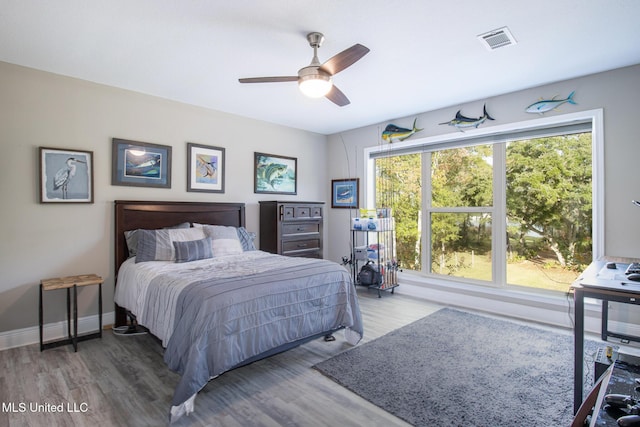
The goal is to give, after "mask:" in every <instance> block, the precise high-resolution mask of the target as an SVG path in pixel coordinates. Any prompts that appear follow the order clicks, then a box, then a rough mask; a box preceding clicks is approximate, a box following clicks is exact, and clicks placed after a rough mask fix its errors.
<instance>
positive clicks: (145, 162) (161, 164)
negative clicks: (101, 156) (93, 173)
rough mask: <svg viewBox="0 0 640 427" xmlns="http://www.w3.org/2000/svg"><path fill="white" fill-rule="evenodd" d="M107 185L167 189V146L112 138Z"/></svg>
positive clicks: (168, 157) (168, 170)
mask: <svg viewBox="0 0 640 427" xmlns="http://www.w3.org/2000/svg"><path fill="white" fill-rule="evenodd" d="M112 150H113V151H112V170H111V185H124V186H137V187H159V188H171V147H170V146H168V145H158V144H150V143H148V142H138V141H129V140H126V139H118V138H113V146H112Z"/></svg>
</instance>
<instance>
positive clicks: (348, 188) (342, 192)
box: [331, 178, 360, 209]
mask: <svg viewBox="0 0 640 427" xmlns="http://www.w3.org/2000/svg"><path fill="white" fill-rule="evenodd" d="M359 192H360V179H359V178H354V179H332V180H331V207H332V208H355V209H358V198H359Z"/></svg>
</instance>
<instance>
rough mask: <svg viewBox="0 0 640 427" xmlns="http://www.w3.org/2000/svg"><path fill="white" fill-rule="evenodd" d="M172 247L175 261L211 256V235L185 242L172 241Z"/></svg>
mask: <svg viewBox="0 0 640 427" xmlns="http://www.w3.org/2000/svg"><path fill="white" fill-rule="evenodd" d="M173 247H174V249H175V251H176V262H191V261H197V260H199V259H206V258H213V251H212V249H211V248H212V246H211V237H205V238H204V239H200V240H189V241H186V242H173Z"/></svg>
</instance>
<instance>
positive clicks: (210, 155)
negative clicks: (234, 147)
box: [187, 142, 225, 193]
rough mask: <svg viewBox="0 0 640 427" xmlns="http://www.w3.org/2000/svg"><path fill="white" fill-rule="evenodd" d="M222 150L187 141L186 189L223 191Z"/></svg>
mask: <svg viewBox="0 0 640 427" xmlns="http://www.w3.org/2000/svg"><path fill="white" fill-rule="evenodd" d="M224 151H225V150H224V148H222V147H211V146H208V145H200V144H194V143H191V142H189V143H187V191H200V192H206V193H224V172H225V171H224V169H225V164H224Z"/></svg>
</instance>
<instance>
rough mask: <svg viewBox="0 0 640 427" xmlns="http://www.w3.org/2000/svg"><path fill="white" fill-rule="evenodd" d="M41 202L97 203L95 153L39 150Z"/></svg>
mask: <svg viewBox="0 0 640 427" xmlns="http://www.w3.org/2000/svg"><path fill="white" fill-rule="evenodd" d="M39 157H40V203H93V152H92V151H82V150H66V149H61V148H47V147H40V148H39Z"/></svg>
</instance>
